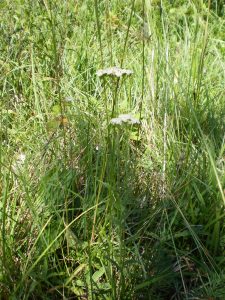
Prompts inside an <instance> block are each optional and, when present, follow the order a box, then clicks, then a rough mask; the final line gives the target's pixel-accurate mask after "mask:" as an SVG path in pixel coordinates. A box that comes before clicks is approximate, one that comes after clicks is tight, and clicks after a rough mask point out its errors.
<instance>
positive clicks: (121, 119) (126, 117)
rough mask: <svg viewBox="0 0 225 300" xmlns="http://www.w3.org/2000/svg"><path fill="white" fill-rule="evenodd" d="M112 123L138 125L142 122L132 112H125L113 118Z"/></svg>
mask: <svg viewBox="0 0 225 300" xmlns="http://www.w3.org/2000/svg"><path fill="white" fill-rule="evenodd" d="M110 123H111V124H112V125H123V124H129V125H138V124H140V121H139V120H138V119H136V118H134V117H133V116H131V115H130V114H123V115H119V116H118V117H117V118H113V119H112V120H111V121H110Z"/></svg>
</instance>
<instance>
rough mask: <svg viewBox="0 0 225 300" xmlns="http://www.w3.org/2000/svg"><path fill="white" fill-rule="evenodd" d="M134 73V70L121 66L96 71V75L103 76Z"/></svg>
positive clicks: (120, 75) (119, 75)
mask: <svg viewBox="0 0 225 300" xmlns="http://www.w3.org/2000/svg"><path fill="white" fill-rule="evenodd" d="M131 74H133V71H131V70H126V69H121V68H119V67H111V68H107V69H101V70H98V71H97V72H96V75H97V76H98V77H103V76H115V77H118V78H120V77H122V76H125V75H127V76H129V75H131Z"/></svg>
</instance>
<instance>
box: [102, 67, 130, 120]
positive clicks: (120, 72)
mask: <svg viewBox="0 0 225 300" xmlns="http://www.w3.org/2000/svg"><path fill="white" fill-rule="evenodd" d="M132 74H133V71H132V70H128V69H122V68H119V67H110V68H106V69H100V70H98V71H97V72H96V75H97V76H98V77H99V78H103V79H104V78H106V77H108V78H111V79H113V80H112V85H111V89H112V92H113V102H112V110H111V117H112V118H113V117H114V116H115V115H116V113H118V94H119V88H120V79H123V78H124V79H125V78H126V77H127V76H130V75H132ZM104 84H105V81H104ZM106 101H107V100H106ZM107 113H108V112H107Z"/></svg>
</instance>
